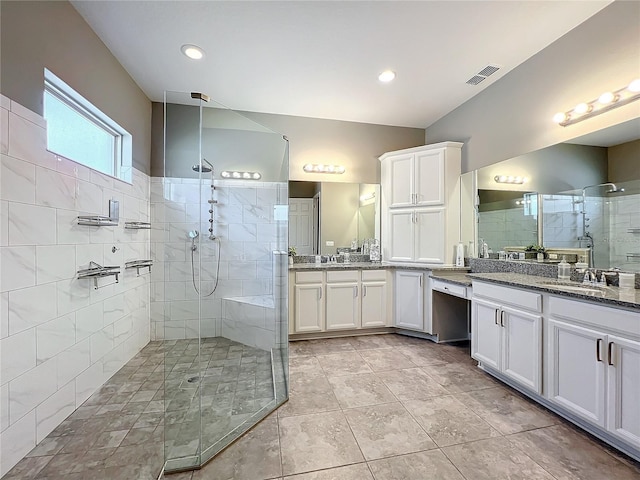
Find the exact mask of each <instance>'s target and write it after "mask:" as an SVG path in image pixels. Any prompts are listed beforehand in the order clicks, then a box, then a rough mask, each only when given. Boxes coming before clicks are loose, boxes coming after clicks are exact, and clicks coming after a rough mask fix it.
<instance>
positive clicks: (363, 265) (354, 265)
mask: <svg viewBox="0 0 640 480" xmlns="http://www.w3.org/2000/svg"><path fill="white" fill-rule="evenodd" d="M349 269H353V270H384V269H389V270H391V269H396V270H422V271H424V270H432V271H451V272H453V271H459V272H468V271H469V269H468V268H466V267H456V266H455V265H404V264H399V263H389V262H382V263H372V262H350V263H294V264H293V265H289V270H290V271H300V270H302V271H308V270H349Z"/></svg>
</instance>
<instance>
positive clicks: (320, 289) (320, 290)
mask: <svg viewBox="0 0 640 480" xmlns="http://www.w3.org/2000/svg"><path fill="white" fill-rule="evenodd" d="M318 292H319V293H320V298H318V300H322V287H320V288H319V289H318Z"/></svg>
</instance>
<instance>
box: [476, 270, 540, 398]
mask: <svg viewBox="0 0 640 480" xmlns="http://www.w3.org/2000/svg"><path fill="white" fill-rule="evenodd" d="M471 356H472V357H473V358H475V359H476V360H478V361H479V362H481V363H482V365H483V366H485V367H489V368H492V369H494V370H496V371H497V372H500V373H502V374H503V375H505V376H506V377H509V378H510V379H512V380H513V381H515V382H517V383H518V384H520V385H522V386H524V387H526V388H528V389H529V390H531V391H533V392H535V393H541V392H542V295H541V294H539V293H535V292H528V291H525V290H521V289H518V288H510V287H503V286H498V285H494V284H489V283H482V282H475V281H474V283H473V298H472V303H471Z"/></svg>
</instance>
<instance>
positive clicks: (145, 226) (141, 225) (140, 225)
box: [124, 222, 151, 230]
mask: <svg viewBox="0 0 640 480" xmlns="http://www.w3.org/2000/svg"><path fill="white" fill-rule="evenodd" d="M124 228H126V229H129V230H149V229H150V228H151V224H150V223H149V222H124Z"/></svg>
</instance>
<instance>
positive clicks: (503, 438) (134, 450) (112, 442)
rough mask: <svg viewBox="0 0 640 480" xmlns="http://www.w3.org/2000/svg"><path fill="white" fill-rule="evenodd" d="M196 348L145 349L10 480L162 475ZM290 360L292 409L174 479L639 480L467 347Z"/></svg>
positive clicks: (306, 352) (385, 341)
mask: <svg viewBox="0 0 640 480" xmlns="http://www.w3.org/2000/svg"><path fill="white" fill-rule="evenodd" d="M220 346H221V347H222V345H220ZM174 347H175V349H174ZM183 348H184V350H182V351H181V349H183ZM194 351H195V347H194V346H193V345H191V346H189V342H184V344H183V343H178V342H174V343H173V344H171V343H170V342H167V343H152V344H150V345H148V346H147V347H145V349H144V350H143V351H142V352H141V353H140V354H139V355H137V356H136V357H135V358H134V359H132V360H131V361H130V362H129V363H128V364H127V365H126V366H125V367H124V368H123V369H121V370H120V371H119V372H118V373H117V374H116V375H115V376H114V377H113V378H112V379H111V380H110V381H109V382H108V384H107V385H105V386H104V387H103V388H102V389H101V390H100V391H99V392H97V393H96V394H95V395H94V396H93V397H91V398H90V399H89V400H88V401H87V402H85V404H83V406H82V407H80V408H79V409H78V410H77V411H76V412H74V413H73V414H72V415H71V416H70V417H69V418H68V419H67V420H65V422H63V424H61V425H60V426H59V427H58V428H57V429H56V431H55V432H53V433H52V434H51V435H50V436H49V437H47V439H45V440H44V441H43V442H42V443H41V444H39V445H38V446H37V447H36V448H35V449H34V450H33V451H32V452H31V453H30V454H29V455H28V456H27V458H25V459H24V460H22V461H21V462H20V463H19V464H18V465H17V466H16V468H14V470H13V471H12V472H10V474H9V475H8V476H7V477H5V478H3V480H9V479H11V480H16V479H18V478H19V479H21V480H31V479H38V480H62V479H65V480H80V479H82V480H155V479H156V478H157V475H158V473H159V471H160V469H161V466H162V463H163V435H164V428H165V427H166V425H164V424H163V417H164V413H163V409H162V406H161V405H162V400H163V397H162V392H163V389H162V388H161V385H162V378H163V375H164V366H163V358H164V355H165V353H167V354H171V355H174V356H175V357H176V361H175V363H174V364H173V368H172V370H171V372H170V373H169V375H172V374H173V373H174V372H175V373H176V377H175V378H174V380H175V381H176V382H177V381H178V377H180V378H183V377H182V375H184V377H186V376H187V375H189V374H190V373H191V370H189V368H188V367H187V365H193V364H194V360H193V359H191V360H190V361H184V360H185V359H187V358H189V357H193V356H194ZM238 351H240V350H239V349H233V350H232V349H231V347H230V346H229V348H227V352H228V354H231V353H233V355H232V357H233V358H237V357H238V353H237V352H238ZM242 352H244V348H243V349H242ZM289 353H290V357H291V358H290V362H289V364H290V370H291V383H290V385H291V386H290V390H291V392H290V400H289V402H287V403H286V404H284V405H283V406H282V407H280V408H279V409H278V410H277V411H276V412H274V413H272V414H270V415H269V416H267V418H266V419H265V420H263V421H262V422H261V423H259V424H258V425H257V426H256V427H255V428H254V429H252V430H251V431H250V432H249V433H247V434H246V435H245V436H243V437H242V438H241V439H240V440H238V441H237V442H236V443H234V444H233V445H231V446H230V447H229V448H228V449H226V450H224V451H223V452H222V453H221V454H220V455H218V456H217V457H216V458H215V459H213V460H212V461H211V462H210V463H208V464H206V465H205V466H204V467H203V468H202V469H200V470H198V471H195V472H185V473H178V474H174V475H166V480H266V479H279V480H283V479H284V480H334V479H340V480H426V479H428V478H433V479H437V480H496V479H506V478H509V479H512V480H519V479H521V480H531V479H534V478H535V479H541V480H542V479H544V480H554V479H559V480H603V479H616V480H637V479H638V478H640V468H639V467H638V464H637V463H636V462H634V461H632V460H631V459H629V458H628V457H625V456H623V455H621V454H619V453H617V452H615V451H614V450H612V449H611V448H609V447H607V446H606V445H603V444H602V443H601V442H599V441H597V440H595V439H594V438H593V437H591V436H589V435H588V434H586V433H585V432H583V431H582V430H580V429H578V428H576V427H574V426H573V425H571V424H569V423H567V422H566V421H564V420H563V419H562V418H560V417H558V416H557V415H554V414H553V413H551V412H549V411H547V410H545V409H544V408H542V407H540V406H539V405H537V404H535V403H534V402H532V401H530V400H528V399H527V398H525V397H523V396H522V395H520V394H518V393H517V392H516V391H514V390H513V389H511V388H509V387H507V386H506V385H503V384H501V383H500V382H498V381H496V380H494V379H493V378H492V377H490V376H488V375H486V374H484V373H483V372H482V371H480V370H478V369H477V367H476V362H474V361H473V360H472V359H471V358H470V356H469V346H468V344H461V345H437V344H434V343H432V342H429V341H426V340H419V339H415V338H411V337H404V336H401V335H395V334H389V335H370V336H364V337H351V338H339V339H327V340H310V341H300V342H292V343H290V352H289ZM220 356H222V355H220ZM250 356H251V355H247V358H249V357H250ZM240 357H241V358H244V355H240ZM217 360H221V359H217ZM205 361H206V360H204V359H203V362H205ZM211 362H212V360H209V361H208V363H207V368H211V369H216V368H220V367H219V366H214V365H210V364H211ZM247 364H251V362H248V363H247ZM239 365H240V366H241V365H242V360H240V363H239ZM225 366H226V365H223V367H222V368H223V370H224V367H225ZM228 366H229V367H234V366H235V367H237V366H238V363H237V362H236V363H235V364H234V365H231V364H230V365H228ZM234 371H238V375H239V371H240V369H239V368H238V369H237V370H235V369H234ZM178 373H179V374H180V375H177V374H178ZM210 373H212V374H213V375H216V373H214V372H213V371H212V372H210ZM205 374H206V369H205ZM204 382H205V383H204V386H203V387H202V388H204V389H207V386H208V382H207V380H206V377H205V380H204ZM219 385H220V383H219ZM256 385H257V383H256ZM212 388H213V387H212ZM224 389H225V387H222V390H224ZM257 390H258V388H257V387H256V391H257ZM216 395H226V393H225V394H222V393H221V394H218V393H217V388H216V393H215V395H214V396H216ZM256 395H257V394H256ZM187 396H188V395H187ZM205 397H206V395H205ZM255 398H261V397H258V396H256V397H255ZM265 398H266V397H265ZM174 399H175V398H174ZM175 400H177V399H175ZM255 401H256V400H254V402H255ZM168 403H170V402H168ZM176 405H177V403H176ZM187 405H191V404H190V403H187ZM231 405H232V407H231V408H232V410H233V402H232V403H231ZM236 405H237V406H238V407H240V406H241V405H243V404H242V403H241V402H240V401H238V403H236ZM254 405H255V403H254ZM227 411H228V410H227ZM239 414H240V415H241V413H239ZM177 423H179V422H177ZM183 423H184V422H183ZM168 431H169V430H168ZM177 431H180V430H179V429H178V430H177ZM175 445H176V444H175V443H174V446H175Z"/></svg>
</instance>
